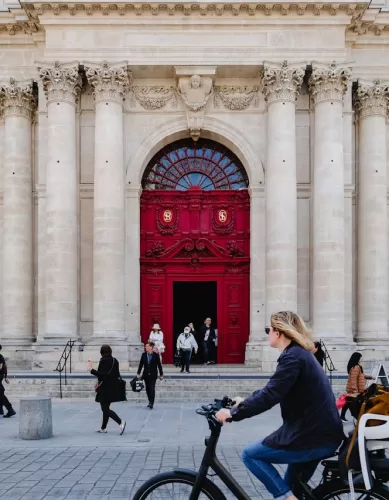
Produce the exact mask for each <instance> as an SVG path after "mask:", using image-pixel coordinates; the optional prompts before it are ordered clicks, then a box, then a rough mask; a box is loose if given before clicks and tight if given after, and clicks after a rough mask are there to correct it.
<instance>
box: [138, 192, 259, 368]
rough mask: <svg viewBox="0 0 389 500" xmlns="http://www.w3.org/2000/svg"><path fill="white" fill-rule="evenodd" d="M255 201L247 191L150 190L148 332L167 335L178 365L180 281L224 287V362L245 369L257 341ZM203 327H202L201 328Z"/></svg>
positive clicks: (144, 290) (144, 233)
mask: <svg viewBox="0 0 389 500" xmlns="http://www.w3.org/2000/svg"><path fill="white" fill-rule="evenodd" d="M249 228H250V199H249V195H248V191H247V190H246V189H244V190H240V191H233V190H231V191H203V190H201V189H198V188H190V189H188V190H187V191H185V192H182V191H181V192H180V191H157V190H154V191H152V190H150V191H143V193H142V197H141V242H140V243H141V259H140V261H141V318H142V319H141V328H142V339H143V340H147V338H148V335H149V333H150V329H151V326H152V324H153V323H155V322H157V323H160V324H161V327H162V330H163V331H164V335H165V344H166V347H167V349H166V353H165V355H164V361H165V362H168V363H170V362H172V353H173V349H172V347H173V346H172V342H173V338H174V335H173V332H172V331H170V330H171V329H172V325H173V307H172V304H173V302H172V301H173V298H172V293H173V292H172V282H173V281H174V280H181V281H191V280H193V281H215V282H217V309H218V311H217V324H218V331H219V346H218V362H219V363H243V362H244V353H245V344H246V342H247V341H248V335H249V309H250V308H249V262H250V258H249V252H250V229H249ZM197 326H200V325H197Z"/></svg>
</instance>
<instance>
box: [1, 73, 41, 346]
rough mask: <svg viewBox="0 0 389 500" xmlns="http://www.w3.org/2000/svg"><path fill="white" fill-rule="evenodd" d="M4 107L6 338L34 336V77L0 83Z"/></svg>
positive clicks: (25, 340)
mask: <svg viewBox="0 0 389 500" xmlns="http://www.w3.org/2000/svg"><path fill="white" fill-rule="evenodd" d="M0 92H1V98H2V103H3V106H4V125H5V141H4V207H3V210H4V212H3V213H4V226H3V231H4V232H3V242H4V243H3V321H4V333H3V340H4V341H5V342H6V343H7V344H26V343H29V342H31V340H32V316H33V312H32V302H33V262H32V253H33V252H32V148H31V146H32V129H31V121H32V116H33V112H34V110H35V106H36V99H35V96H34V93H33V87H32V82H31V80H30V81H28V82H16V81H15V80H14V79H10V81H9V82H8V83H6V84H3V85H1V91H0Z"/></svg>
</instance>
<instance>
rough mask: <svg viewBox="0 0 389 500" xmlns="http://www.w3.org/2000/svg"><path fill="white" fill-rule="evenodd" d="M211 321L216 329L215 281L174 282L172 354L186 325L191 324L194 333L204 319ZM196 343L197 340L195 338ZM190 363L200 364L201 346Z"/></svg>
mask: <svg viewBox="0 0 389 500" xmlns="http://www.w3.org/2000/svg"><path fill="white" fill-rule="evenodd" d="M208 317H209V318H211V319H212V325H213V327H214V328H217V282H216V281H174V283H173V338H174V345H173V352H174V351H175V349H176V342H177V337H178V335H179V334H180V333H182V331H183V330H184V328H185V326H187V325H188V323H193V325H194V327H195V330H196V332H198V331H199V329H200V326H201V325H202V324H203V323H204V320H205V318H208ZM196 340H197V341H198V338H196ZM199 347H200V352H199V355H198V356H195V357H194V358H193V361H192V363H199V362H202V357H201V351H202V349H201V346H199Z"/></svg>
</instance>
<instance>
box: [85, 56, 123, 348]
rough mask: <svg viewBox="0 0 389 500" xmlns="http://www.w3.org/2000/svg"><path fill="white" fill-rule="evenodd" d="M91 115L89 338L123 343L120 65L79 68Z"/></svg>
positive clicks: (104, 63) (121, 105)
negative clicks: (89, 93) (90, 94)
mask: <svg viewBox="0 0 389 500" xmlns="http://www.w3.org/2000/svg"><path fill="white" fill-rule="evenodd" d="M85 70H86V76H87V78H88V80H89V83H90V84H91V85H92V86H93V89H94V96H95V104H96V115H95V120H96V124H95V170H94V236H93V336H94V337H95V338H106V337H109V338H110V339H112V338H116V339H125V326H124V325H125V320H124V318H125V314H124V276H125V267H124V250H125V231H124V217H125V215H124V149H123V99H124V92H125V90H126V88H127V87H128V85H129V80H130V74H129V72H128V68H127V64H126V63H117V64H113V65H111V64H109V63H107V62H103V63H102V64H100V65H90V64H85Z"/></svg>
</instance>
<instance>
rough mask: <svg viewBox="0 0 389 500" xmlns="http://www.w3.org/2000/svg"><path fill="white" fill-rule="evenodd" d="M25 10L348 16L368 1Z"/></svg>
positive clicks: (41, 5) (28, 5) (35, 5)
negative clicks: (340, 14)
mask: <svg viewBox="0 0 389 500" xmlns="http://www.w3.org/2000/svg"><path fill="white" fill-rule="evenodd" d="M24 6H25V9H26V12H28V14H29V16H30V17H31V18H32V19H38V18H39V16H41V15H42V14H44V13H46V12H51V13H53V14H54V15H61V14H70V15H77V13H86V14H87V15H93V14H96V13H97V14H102V15H110V14H119V15H121V16H125V15H128V14H135V15H138V16H141V15H146V16H147V15H151V16H157V15H165V14H167V15H170V16H174V15H178V16H181V15H182V14H184V15H187V16H190V15H192V16H196V15H199V16H207V15H210V16H223V15H226V16H239V15H243V16H246V15H248V16H256V15H265V16H271V15H280V14H281V15H282V16H285V15H298V16H303V15H305V14H312V15H314V16H320V15H330V16H335V15H337V14H338V13H344V14H346V15H348V16H353V15H356V14H358V13H360V12H364V11H365V9H366V8H367V6H368V2H365V1H361V2H358V1H356V2H353V3H349V2H337V3H328V2H315V3H311V2H304V3H297V2H294V3H286V2H285V3H284V2H278V3H272V2H270V3H259V2H247V3H246V2H245V3H239V2H236V3H222V2H221V3H218V2H206V1H205V2H201V3H190V2H187V3H179V2H177V3H175V2H161V3H158V2H153V3H141V2H139V3H137V2H134V3H119V2H110V1H108V2H103V3H94V2H93V3H88V2H80V3H78V2H77V3H76V2H72V3H71V2H69V3H62V2H61V3H54V2H51V3H47V2H35V1H31V2H30V1H26V2H24Z"/></svg>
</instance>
